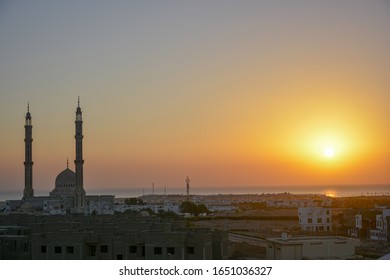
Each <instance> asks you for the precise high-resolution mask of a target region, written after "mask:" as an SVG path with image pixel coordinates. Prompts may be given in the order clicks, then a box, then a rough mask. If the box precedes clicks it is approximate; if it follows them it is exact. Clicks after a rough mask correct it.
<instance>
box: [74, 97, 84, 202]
mask: <svg viewBox="0 0 390 280" xmlns="http://www.w3.org/2000/svg"><path fill="white" fill-rule="evenodd" d="M75 129H76V133H75V136H74V138H75V139H76V159H75V161H74V163H75V167H76V188H75V194H74V207H75V208H78V209H79V210H81V209H80V208H81V207H83V206H84V200H85V190H84V186H83V177H84V176H83V165H84V160H83V137H84V136H83V117H82V112H81V108H80V97H78V99H77V109H76V120H75Z"/></svg>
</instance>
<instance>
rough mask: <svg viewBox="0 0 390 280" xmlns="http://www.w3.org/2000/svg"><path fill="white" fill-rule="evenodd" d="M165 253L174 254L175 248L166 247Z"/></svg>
mask: <svg viewBox="0 0 390 280" xmlns="http://www.w3.org/2000/svg"><path fill="white" fill-rule="evenodd" d="M167 254H168V255H174V254H175V248H174V247H168V248H167Z"/></svg>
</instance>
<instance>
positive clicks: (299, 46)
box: [0, 0, 390, 193]
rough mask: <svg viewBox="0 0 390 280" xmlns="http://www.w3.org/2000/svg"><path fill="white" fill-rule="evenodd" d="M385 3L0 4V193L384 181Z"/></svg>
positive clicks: (388, 10)
mask: <svg viewBox="0 0 390 280" xmlns="http://www.w3.org/2000/svg"><path fill="white" fill-rule="evenodd" d="M389 14H390V4H389V3H386V2H385V1H379V0H377V1H376V0H375V1H369V2H367V1H362V0H357V1H354V0H345V1H322V2H315V3H314V2H313V1H309V0H301V1H293V2H292V1H287V0H284V1H283V0H280V1H267V2H266V1H249V0H246V1H239V2H238V1H207V2H206V1H186V2H182V1H161V2H149V1H139V2H135V1H110V2H106V1H82V2H79V1H66V2H60V1H40V0H38V1H34V2H16V1H2V2H1V3H0V38H2V39H1V40H0V59H1V60H0V61H1V63H0V122H1V126H0V127H1V130H2V133H1V145H0V191H8V190H20V192H22V190H23V184H24V174H23V172H24V168H23V161H24V142H23V139H24V127H23V126H24V116H25V114H26V110H27V102H29V103H30V112H31V115H32V124H33V139H34V142H33V161H34V166H33V171H34V177H33V178H34V188H35V189H39V190H47V192H49V191H50V190H52V189H53V187H54V181H55V178H56V176H57V174H58V173H60V172H61V171H62V170H63V169H65V168H66V159H67V158H69V162H70V168H71V169H73V170H74V165H73V160H74V158H75V152H74V145H75V144H74V142H75V140H74V118H75V109H76V106H77V97H78V96H80V106H81V109H82V111H83V120H84V159H85V164H84V178H85V179H84V188H85V190H86V192H87V193H88V191H89V190H90V189H107V190H110V189H121V188H134V189H140V188H142V187H144V188H150V186H151V184H152V182H155V184H156V185H158V186H160V188H161V187H162V186H167V187H169V188H180V187H183V188H184V185H185V182H184V181H185V178H186V176H189V177H190V179H191V185H193V186H197V187H199V188H202V187H203V188H204V187H207V186H232V187H234V186H237V187H238V186H260V185H268V186H271V185H275V186H276V185H326V184H329V185H339V184H359V185H363V184H388V183H390V172H388V167H389V166H390V145H389V139H390V110H389V109H390V108H389V106H390V94H389V92H390V91H389V89H390V88H389V83H388V69H390V55H389V51H388V50H389V49H390V29H389V28H388V26H390V16H389Z"/></svg>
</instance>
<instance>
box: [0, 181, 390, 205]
mask: <svg viewBox="0 0 390 280" xmlns="http://www.w3.org/2000/svg"><path fill="white" fill-rule="evenodd" d="M85 189H86V192H87V195H99V194H100V195H115V197H117V198H121V197H139V196H142V195H153V194H154V195H185V194H186V191H187V190H186V187H185V186H183V187H182V188H174V187H169V186H165V187H155V188H154V189H152V188H151V187H147V188H143V187H123V188H109V187H107V188H104V189H89V188H88V187H86V188H85ZM49 191H50V190H40V189H38V190H35V195H36V196H47V195H48V194H49ZM22 192H23V191H22V190H20V191H2V190H0V201H5V200H13V199H20V198H21V197H22ZM277 193H291V194H325V195H328V196H332V197H353V196H362V195H364V196H383V195H385V196H389V195H390V184H371V185H370V184H367V185H312V186H304V185H294V186H293V185H291V186H287V185H286V186H280V185H278V186H235V187H226V186H225V187H224V186H210V187H196V186H193V187H190V194H193V195H218V194H222V195H223V194H225V195H228V194H277Z"/></svg>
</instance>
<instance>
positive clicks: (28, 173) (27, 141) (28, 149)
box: [23, 103, 34, 198]
mask: <svg viewBox="0 0 390 280" xmlns="http://www.w3.org/2000/svg"><path fill="white" fill-rule="evenodd" d="M24 132H25V137H24V150H25V156H24V190H23V198H29V197H33V196H34V189H33V172H32V166H33V164H34V162H33V161H32V141H33V139H32V124H31V114H30V104H29V103H27V114H26V123H25V125H24Z"/></svg>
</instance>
